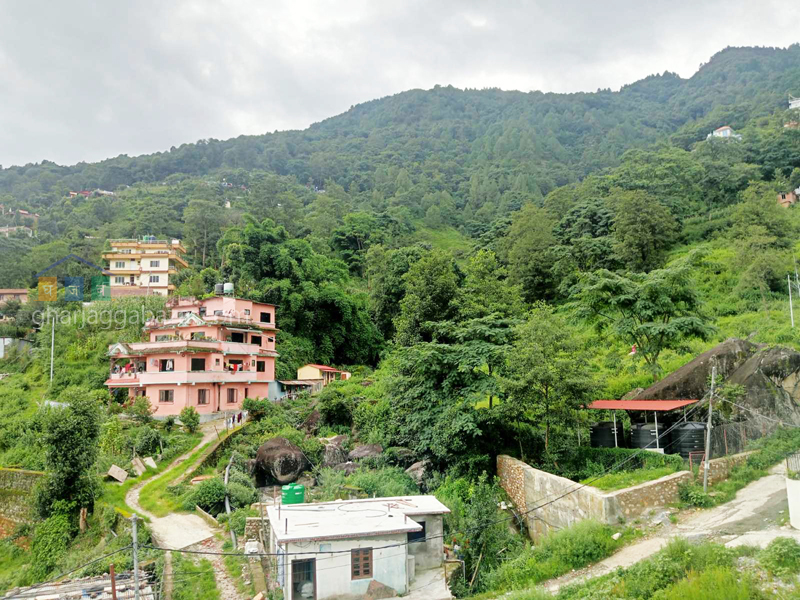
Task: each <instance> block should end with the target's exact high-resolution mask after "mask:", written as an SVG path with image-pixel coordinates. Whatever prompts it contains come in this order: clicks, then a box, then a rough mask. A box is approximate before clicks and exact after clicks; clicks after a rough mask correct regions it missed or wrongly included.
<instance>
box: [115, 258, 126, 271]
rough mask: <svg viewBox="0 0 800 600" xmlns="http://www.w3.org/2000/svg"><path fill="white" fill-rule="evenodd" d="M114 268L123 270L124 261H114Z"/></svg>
mask: <svg viewBox="0 0 800 600" xmlns="http://www.w3.org/2000/svg"><path fill="white" fill-rule="evenodd" d="M114 268H115V269H124V268H125V261H124V260H118V261H116V262H115V263H114Z"/></svg>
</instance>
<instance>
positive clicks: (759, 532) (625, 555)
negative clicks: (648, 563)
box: [544, 463, 800, 593]
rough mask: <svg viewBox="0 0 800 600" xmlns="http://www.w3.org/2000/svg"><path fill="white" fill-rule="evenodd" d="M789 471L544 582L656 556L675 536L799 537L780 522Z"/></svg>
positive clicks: (736, 540)
mask: <svg viewBox="0 0 800 600" xmlns="http://www.w3.org/2000/svg"><path fill="white" fill-rule="evenodd" d="M785 470H786V469H785V466H784V465H783V464H782V463H781V464H779V465H777V466H775V467H773V468H772V469H771V470H770V474H769V475H767V476H766V477H762V478H761V479H759V480H758V481H754V482H752V483H751V484H749V485H747V486H746V487H744V488H742V489H741V490H739V492H738V493H737V494H736V497H735V498H734V499H733V500H731V501H730V502H728V503H726V504H722V505H720V506H717V507H715V508H711V509H708V510H698V511H693V512H690V513H686V514H684V515H682V516H680V517H679V521H678V523H677V524H674V525H673V524H672V523H670V522H669V521H668V520H666V519H663V520H662V524H661V525H660V526H659V527H660V529H659V533H658V534H656V535H654V536H651V537H649V538H647V539H645V540H642V541H640V542H637V543H635V544H631V545H630V546H626V547H624V548H622V549H621V550H620V551H619V552H617V553H616V554H614V555H613V556H609V557H608V558H607V559H605V560H603V561H600V562H599V563H597V564H595V565H592V566H590V567H587V568H585V569H580V570H578V571H574V572H572V573H568V574H566V575H563V576H562V577H558V578H556V579H553V580H551V581H549V582H548V583H546V584H544V587H545V588H546V589H547V590H549V591H550V592H553V593H555V592H557V591H558V590H559V589H560V588H561V587H563V586H565V585H567V584H571V583H578V582H581V581H586V580H587V579H592V578H594V577H599V576H601V575H605V574H606V573H610V572H612V571H614V570H616V569H617V568H618V567H623V568H624V567H629V566H631V565H632V564H634V563H637V562H639V561H640V560H643V559H645V558H647V557H649V556H652V555H653V554H655V553H656V552H658V551H659V550H660V549H661V548H663V547H664V546H665V545H666V544H667V542H669V540H670V539H672V538H674V537H684V538H689V539H714V540H717V541H719V542H722V543H725V544H726V545H727V546H738V545H742V544H749V545H757V546H761V547H762V548H763V547H764V546H766V545H767V544H769V542H771V541H772V540H773V539H775V538H776V537H781V536H785V537H794V538H796V539H797V540H798V541H800V531H796V530H794V529H791V528H789V527H786V526H780V525H779V524H778V520H779V519H780V517H781V515H785V514H786V511H787V510H788V502H787V500H786V482H785V479H784V476H785ZM654 526H658V525H656V524H654Z"/></svg>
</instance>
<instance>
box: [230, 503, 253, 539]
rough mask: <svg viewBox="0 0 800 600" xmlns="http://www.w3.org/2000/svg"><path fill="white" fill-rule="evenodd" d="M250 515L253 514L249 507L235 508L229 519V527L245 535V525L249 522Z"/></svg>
mask: <svg viewBox="0 0 800 600" xmlns="http://www.w3.org/2000/svg"><path fill="white" fill-rule="evenodd" d="M249 516H251V511H250V510H249V509H247V508H239V509H236V510H234V511H233V512H232V513H231V516H230V518H229V519H228V528H229V529H232V530H233V531H234V533H236V535H238V536H243V535H244V527H245V525H246V524H247V517H249ZM253 516H254V515H253Z"/></svg>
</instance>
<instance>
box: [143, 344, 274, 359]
mask: <svg viewBox="0 0 800 600" xmlns="http://www.w3.org/2000/svg"><path fill="white" fill-rule="evenodd" d="M127 347H128V348H129V349H130V351H131V355H136V356H138V355H140V354H158V353H170V352H187V351H189V352H191V351H195V352H196V351H201V352H202V351H204V352H219V353H222V354H262V355H266V356H277V355H278V354H277V353H276V352H275V351H274V350H269V349H267V348H263V347H261V346H258V345H257V344H244V343H240V342H220V341H217V340H168V341H164V342H134V343H131V344H127Z"/></svg>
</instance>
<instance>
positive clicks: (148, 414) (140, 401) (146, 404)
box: [128, 396, 155, 423]
mask: <svg viewBox="0 0 800 600" xmlns="http://www.w3.org/2000/svg"><path fill="white" fill-rule="evenodd" d="M154 412H155V409H154V408H153V407H152V405H151V404H150V400H149V399H148V398H147V396H138V397H137V398H136V399H135V400H134V401H133V404H131V405H130V407H129V408H128V414H129V415H130V416H131V417H132V418H133V419H134V420H136V421H138V422H139V423H149V422H150V421H151V420H152V418H153V413H154Z"/></svg>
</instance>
